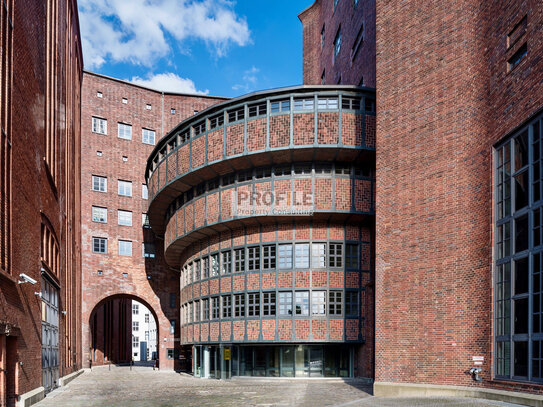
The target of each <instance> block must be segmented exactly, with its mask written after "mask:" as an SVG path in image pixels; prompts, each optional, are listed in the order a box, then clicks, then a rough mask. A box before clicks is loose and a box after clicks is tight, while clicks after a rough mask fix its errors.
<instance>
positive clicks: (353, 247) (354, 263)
mask: <svg viewBox="0 0 543 407" xmlns="http://www.w3.org/2000/svg"><path fill="white" fill-rule="evenodd" d="M345 268H348V269H357V268H358V244H351V243H348V244H347V245H346V252H345Z"/></svg>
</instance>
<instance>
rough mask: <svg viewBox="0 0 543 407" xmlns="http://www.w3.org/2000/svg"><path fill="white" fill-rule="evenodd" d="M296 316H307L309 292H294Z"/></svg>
mask: <svg viewBox="0 0 543 407" xmlns="http://www.w3.org/2000/svg"><path fill="white" fill-rule="evenodd" d="M295 300H296V308H295V309H296V315H309V291H296V297H295Z"/></svg>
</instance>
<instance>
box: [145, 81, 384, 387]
mask: <svg viewBox="0 0 543 407" xmlns="http://www.w3.org/2000/svg"><path fill="white" fill-rule="evenodd" d="M375 123H376V120H375V92H374V91H373V90H371V89H367V88H360V87H355V86H298V87H290V88H282V89H277V90H270V91H263V92H256V93H251V94H249V95H246V96H242V97H239V98H235V99H231V100H228V101H226V102H223V103H220V104H217V105H214V106H212V107H210V108H208V109H206V110H204V111H202V112H200V113H198V114H196V115H194V116H193V117H190V118H189V119H187V120H185V121H183V122H181V123H180V124H179V125H178V126H176V127H175V128H174V129H173V130H172V131H170V133H168V134H167V135H166V136H165V137H164V138H163V139H162V140H160V142H159V143H158V145H157V146H156V147H155V149H154V150H153V152H152V154H151V155H150V157H149V158H148V161H147V168H146V173H145V175H146V181H147V185H148V188H149V209H148V215H149V222H150V225H151V227H152V229H153V231H154V232H155V233H156V234H157V235H163V236H164V248H165V249H164V250H165V258H166V261H167V262H168V264H169V265H170V266H171V267H174V268H176V269H177V270H179V272H180V287H181V288H180V290H181V293H180V304H181V310H180V313H181V327H180V344H181V355H182V356H181V357H182V358H183V357H184V358H186V360H187V362H188V363H187V366H192V370H193V372H194V374H195V375H196V376H200V377H221V378H228V377H231V376H237V375H248V376H251V375H252V376H271V377H273V376H297V377H299V376H301V377H307V376H311V377H313V376H338V377H353V376H362V377H372V376H373V369H372V366H373V281H374V278H373V264H372V261H371V259H372V253H373V251H374V249H373V240H374V239H373V236H374V225H375V208H374V194H375V179H374V169H375Z"/></svg>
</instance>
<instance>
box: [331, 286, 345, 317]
mask: <svg viewBox="0 0 543 407" xmlns="http://www.w3.org/2000/svg"><path fill="white" fill-rule="evenodd" d="M342 294H343V292H342V291H330V292H329V293H328V315H341V314H342V300H341V297H342Z"/></svg>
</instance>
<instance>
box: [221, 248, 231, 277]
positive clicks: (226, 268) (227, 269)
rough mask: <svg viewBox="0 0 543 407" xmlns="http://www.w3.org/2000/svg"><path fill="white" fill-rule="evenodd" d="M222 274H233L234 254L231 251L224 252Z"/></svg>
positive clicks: (222, 254)
mask: <svg viewBox="0 0 543 407" xmlns="http://www.w3.org/2000/svg"><path fill="white" fill-rule="evenodd" d="M221 256H222V263H221V264H222V266H221V267H222V272H223V274H230V273H231V272H232V252H231V251H230V250H228V251H225V252H222V253H221Z"/></svg>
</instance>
